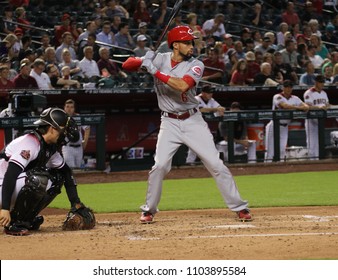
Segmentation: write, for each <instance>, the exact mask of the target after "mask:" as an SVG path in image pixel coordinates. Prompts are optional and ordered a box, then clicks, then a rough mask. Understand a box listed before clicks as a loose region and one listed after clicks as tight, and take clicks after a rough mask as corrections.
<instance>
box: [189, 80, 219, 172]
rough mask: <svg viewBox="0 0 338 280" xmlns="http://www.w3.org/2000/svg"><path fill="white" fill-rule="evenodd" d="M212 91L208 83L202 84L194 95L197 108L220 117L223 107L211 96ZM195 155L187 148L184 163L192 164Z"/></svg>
mask: <svg viewBox="0 0 338 280" xmlns="http://www.w3.org/2000/svg"><path fill="white" fill-rule="evenodd" d="M213 93H214V91H213V88H212V87H211V86H210V85H203V86H202V92H201V93H200V94H199V95H196V96H195V98H196V99H197V101H198V104H199V105H198V108H199V110H200V111H201V113H213V114H214V116H215V117H221V116H223V115H224V111H225V108H224V107H223V106H221V105H220V104H219V103H218V102H217V101H216V100H215V99H214V98H213ZM196 157H197V155H196V153H195V152H194V151H193V150H191V149H190V148H189V150H188V155H187V159H186V164H188V165H194V164H195V161H196Z"/></svg>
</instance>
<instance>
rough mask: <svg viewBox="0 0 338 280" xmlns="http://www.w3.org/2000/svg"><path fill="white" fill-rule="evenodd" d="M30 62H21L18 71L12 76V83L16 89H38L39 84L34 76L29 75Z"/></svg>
mask: <svg viewBox="0 0 338 280" xmlns="http://www.w3.org/2000/svg"><path fill="white" fill-rule="evenodd" d="M30 71H31V64H30V63H21V65H20V73H19V74H18V75H17V76H16V77H15V78H14V80H13V83H14V87H15V88H16V89H38V88H39V86H38V84H37V82H36V80H35V78H34V77H32V76H30V75H29V73H30Z"/></svg>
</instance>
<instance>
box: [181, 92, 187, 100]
mask: <svg viewBox="0 0 338 280" xmlns="http://www.w3.org/2000/svg"><path fill="white" fill-rule="evenodd" d="M181 100H182V101H183V102H188V96H187V93H186V92H182V93H181Z"/></svg>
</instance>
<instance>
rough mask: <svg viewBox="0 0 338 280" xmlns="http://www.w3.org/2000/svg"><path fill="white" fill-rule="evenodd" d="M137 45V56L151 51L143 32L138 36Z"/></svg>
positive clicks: (135, 51) (135, 50)
mask: <svg viewBox="0 0 338 280" xmlns="http://www.w3.org/2000/svg"><path fill="white" fill-rule="evenodd" d="M136 44H137V47H136V48H135V49H133V51H134V53H135V56H137V57H142V56H144V55H145V54H146V52H147V51H150V48H148V47H146V44H147V37H146V36H145V35H143V34H141V35H138V36H137V42H136Z"/></svg>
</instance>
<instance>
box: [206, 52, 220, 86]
mask: <svg viewBox="0 0 338 280" xmlns="http://www.w3.org/2000/svg"><path fill="white" fill-rule="evenodd" d="M207 54H208V57H207V58H205V59H204V60H203V63H204V66H205V68H204V73H203V80H206V81H210V82H214V83H223V79H224V75H225V64H224V62H223V61H222V60H221V59H220V58H219V50H218V49H217V48H214V47H210V48H209V49H208V51H207Z"/></svg>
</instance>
